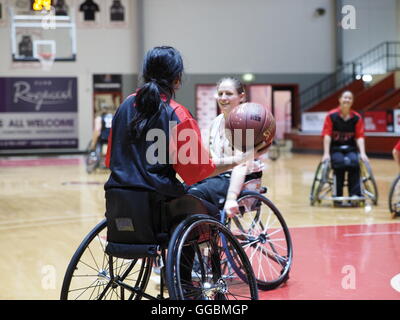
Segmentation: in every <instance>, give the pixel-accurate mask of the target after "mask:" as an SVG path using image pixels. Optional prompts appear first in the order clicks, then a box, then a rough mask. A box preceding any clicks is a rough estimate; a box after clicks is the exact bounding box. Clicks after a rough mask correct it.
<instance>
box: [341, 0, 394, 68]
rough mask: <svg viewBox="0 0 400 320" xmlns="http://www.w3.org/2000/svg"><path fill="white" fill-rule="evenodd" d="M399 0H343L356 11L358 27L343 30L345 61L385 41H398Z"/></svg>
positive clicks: (343, 2) (344, 3)
mask: <svg viewBox="0 0 400 320" xmlns="http://www.w3.org/2000/svg"><path fill="white" fill-rule="evenodd" d="M398 2H399V1H398V0H379V1H377V0H343V1H342V4H343V5H352V6H354V8H355V13H356V29H354V30H353V29H347V30H343V31H342V32H343V34H342V47H343V62H345V63H346V62H349V61H351V60H353V59H355V58H357V57H358V56H360V55H362V54H363V53H365V52H367V51H368V50H370V49H372V48H373V47H375V46H377V45H378V44H380V43H382V42H384V41H398V40H400V39H399V35H398V31H397V30H398V26H397V21H398V15H399V13H398V9H399V8H398V4H397V3H398Z"/></svg>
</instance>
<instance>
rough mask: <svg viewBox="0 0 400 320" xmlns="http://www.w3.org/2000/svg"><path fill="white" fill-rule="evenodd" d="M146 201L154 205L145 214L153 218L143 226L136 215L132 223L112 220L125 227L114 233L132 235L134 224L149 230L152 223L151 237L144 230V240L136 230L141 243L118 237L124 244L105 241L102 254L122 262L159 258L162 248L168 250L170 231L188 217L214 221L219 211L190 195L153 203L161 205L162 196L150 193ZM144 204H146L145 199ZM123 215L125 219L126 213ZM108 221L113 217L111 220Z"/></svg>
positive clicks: (148, 232)
mask: <svg viewBox="0 0 400 320" xmlns="http://www.w3.org/2000/svg"><path fill="white" fill-rule="evenodd" d="M124 192H126V191H124ZM144 195H145V194H143V196H144ZM121 199H122V198H120V199H119V201H121ZM125 199H126V198H125ZM148 199H149V200H150V201H152V202H153V203H152V205H151V206H150V210H149V211H147V212H146V213H147V214H151V215H152V216H153V218H152V219H145V221H144V223H141V222H139V221H137V220H138V219H137V217H135V216H133V217H132V218H133V222H129V221H127V218H126V217H124V218H122V219H121V218H116V219H115V220H116V223H117V224H118V223H119V224H121V223H124V224H125V225H124V226H120V228H119V230H118V231H117V233H119V232H120V231H121V230H122V231H123V232H129V231H130V232H135V228H136V225H134V222H135V221H136V223H137V225H138V227H139V228H143V227H144V224H146V225H147V227H148V225H149V223H150V221H153V222H154V225H153V232H154V235H153V236H151V235H150V233H151V231H150V230H147V231H145V233H146V237H143V235H141V234H140V231H139V232H138V234H139V236H138V237H137V239H140V242H137V243H136V242H135V241H134V240H133V241H131V243H129V241H127V240H126V239H127V237H119V239H123V242H122V241H121V242H119V241H118V240H117V241H116V242H115V241H108V242H107V245H106V249H105V252H106V253H107V254H109V255H112V256H114V257H118V258H121V259H139V258H145V257H155V256H157V255H158V252H159V251H160V250H161V249H162V248H166V247H167V245H168V242H169V238H170V235H171V234H172V231H173V230H174V229H175V227H176V226H177V225H178V224H179V223H180V222H182V221H183V220H184V219H185V218H187V217H188V216H191V215H198V214H203V215H210V216H212V217H214V218H216V219H218V218H219V210H218V208H217V207H215V206H214V205H213V204H211V203H209V202H208V201H205V200H203V199H200V198H197V197H195V196H192V195H184V196H181V197H179V198H176V199H173V200H170V201H168V202H165V203H159V205H157V204H155V202H160V201H161V202H162V201H163V198H162V197H157V196H156V195H154V194H153V195H151V196H150V197H149V198H148ZM142 200H143V199H142ZM135 201H138V199H137V198H136V199H135ZM144 201H147V199H146V200H144ZM118 209H119V210H118V211H119V212H121V208H120V207H119V208H118ZM151 210H152V211H151ZM155 211H158V212H155ZM143 213H144V211H141V212H140V214H143ZM124 216H126V212H125V215H124ZM110 219H112V218H111V217H110ZM126 221H127V222H126ZM110 229H111V228H110ZM134 238H135V236H133V237H131V238H130V239H134ZM146 240H147V241H146Z"/></svg>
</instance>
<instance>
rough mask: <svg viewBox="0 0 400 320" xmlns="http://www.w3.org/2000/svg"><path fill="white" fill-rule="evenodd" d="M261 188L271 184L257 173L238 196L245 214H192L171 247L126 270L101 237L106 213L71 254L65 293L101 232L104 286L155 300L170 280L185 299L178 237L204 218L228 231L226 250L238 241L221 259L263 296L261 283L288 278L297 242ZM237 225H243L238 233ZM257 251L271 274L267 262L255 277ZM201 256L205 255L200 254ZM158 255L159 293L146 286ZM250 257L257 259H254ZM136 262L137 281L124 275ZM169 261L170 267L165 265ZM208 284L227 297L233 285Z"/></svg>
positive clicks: (211, 291)
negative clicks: (179, 286)
mask: <svg viewBox="0 0 400 320" xmlns="http://www.w3.org/2000/svg"><path fill="white" fill-rule="evenodd" d="M257 191H259V192H261V193H265V192H266V188H263V187H261V179H254V180H251V181H249V182H247V183H246V184H245V186H244V190H243V191H242V193H241V195H240V196H239V198H238V203H239V206H240V211H241V214H240V215H239V216H237V217H235V218H234V219H227V218H226V217H225V216H224V212H223V211H221V212H220V213H221V221H217V220H215V219H213V218H211V217H210V216H204V215H192V216H189V217H188V218H186V219H185V220H184V221H182V222H181V223H180V225H179V226H178V227H177V228H176V229H175V232H174V233H173V235H172V236H171V238H170V243H169V246H168V251H167V253H168V254H167V253H166V250H165V249H166V248H165V247H164V248H163V247H160V246H157V249H153V250H150V251H152V252H151V253H150V254H148V255H147V256H145V257H141V258H140V257H135V259H136V260H135V259H132V260H131V262H130V263H129V264H128V267H127V268H126V270H125V271H124V272H123V273H122V275H120V274H118V275H115V274H113V272H112V270H113V265H116V266H117V267H118V266H119V267H118V268H119V269H120V270H121V266H122V265H125V264H126V263H124V260H123V261H122V262H121V263H118V259H119V258H117V257H113V256H112V255H109V254H107V253H106V251H107V250H106V245H107V241H106V239H105V238H106V237H105V236H103V238H101V237H99V234H100V233H101V232H102V231H104V230H105V229H106V220H105V219H104V220H103V221H102V222H100V223H99V224H98V225H97V226H96V227H95V228H94V229H93V230H92V231H91V232H90V233H89V234H88V235H87V236H86V237H85V239H84V240H83V242H82V243H81V245H80V246H79V247H78V249H77V251H76V252H75V254H74V256H73V257H72V259H71V262H70V264H69V266H68V269H67V271H66V274H65V278H64V282H63V287H62V292H61V299H68V293H69V287H70V283H71V280H72V277H73V274H74V271H75V270H76V269H77V265H78V263H79V261H80V259H81V257H82V255H83V254H84V252H85V250H87V248H88V247H89V244H90V243H91V242H92V241H93V240H94V239H95V238H97V240H98V242H100V244H101V248H102V250H101V253H102V254H103V255H104V257H103V266H102V268H99V267H98V266H97V265H96V267H95V268H92V269H98V270H97V275H95V278H96V279H95V282H96V281H97V282H96V283H97V284H100V285H101V283H105V282H107V286H108V287H105V290H104V292H105V291H107V290H106V289H107V288H110V287H111V288H112V289H115V288H117V287H120V288H123V289H124V290H127V291H128V292H129V297H128V299H133V300H138V299H142V298H145V299H152V300H154V299H164V295H163V292H164V288H165V286H167V287H168V291H169V293H170V297H171V298H172V299H183V298H184V294H183V293H182V290H178V289H176V287H177V285H176V283H177V282H179V276H178V277H177V276H176V274H179V265H177V264H176V261H177V260H179V259H177V258H176V257H177V256H178V253H177V252H176V250H177V249H176V246H178V245H177V244H176V241H181V240H182V239H183V236H182V234H181V232H187V230H189V229H190V227H191V225H190V223H197V224H200V226H201V224H202V223H205V222H207V223H208V224H211V225H212V227H213V228H217V229H218V230H219V232H222V233H223V234H224V236H223V239H225V240H224V241H222V242H223V243H224V247H225V251H226V248H227V247H234V249H235V250H234V253H233V254H228V251H226V252H225V259H224V260H223V261H221V265H224V266H225V269H227V268H228V269H230V271H229V272H232V270H233V272H235V273H236V274H237V275H238V277H239V278H240V279H241V281H242V282H245V283H247V285H248V286H249V288H250V292H251V297H252V299H254V298H257V297H258V295H257V290H256V289H257V287H258V288H259V289H262V290H271V289H274V288H276V287H278V286H279V285H281V284H282V283H284V282H286V281H287V279H288V278H289V271H290V268H291V264H292V243H291V238H290V233H289V230H288V228H287V225H286V223H285V221H284V219H283V217H282V215H281V214H280V212H279V210H278V209H277V208H276V207H275V206H274V205H273V204H272V202H270V201H269V200H268V199H267V198H265V197H264V196H263V195H262V194H260V193H258V192H257ZM263 204H264V205H266V207H267V210H269V211H270V213H269V215H267V216H266V215H265V210H262V208H261V206H262V205H263ZM263 211H264V212H263ZM269 211H268V212H269ZM251 212H254V213H255V216H254V217H253V216H251V218H250V220H252V221H251V223H250V224H248V223H247V225H246V221H245V219H244V217H245V216H246V215H247V216H249V215H250V214H251ZM271 217H272V218H271ZM275 221H277V223H278V227H277V226H276V224H275V225H272V224H273V223H274V222H275ZM232 226H235V228H236V229H235V230H232V231H234V234H233V235H232V233H231V231H230V229H231V228H232ZM272 227H273V229H272V230H271V232H269V231H270V229H269V228H272ZM237 230H239V234H238V232H237ZM257 230H258V231H257ZM260 230H261V231H260ZM177 232H178V233H177ZM282 233H283V237H282ZM227 239H229V243H230V244H231V245H230V246H228V245H227V243H226V241H227ZM282 241H285V243H286V246H284V244H282ZM174 246H175V247H174ZM178 247H179V246H178ZM180 248H181V249H182V246H180ZM89 249H90V248H89ZM174 250H175V251H174ZM245 250H246V251H250V253H248V252H245ZM255 253H258V255H259V256H257V257H259V259H258V258H257V259H258V260H259V261H263V262H264V264H266V265H268V267H269V268H270V270H269V274H268V278H267V276H266V275H265V274H266V273H267V271H268V270H267V271H264V269H263V268H262V267H261V268H260V267H259V268H258V269H257V270H258V272H257V273H258V274H257V275H258V276H257V278H256V277H255V274H254V271H253V269H252V266H251V264H250V259H251V258H252V257H254V256H255ZM90 254H91V259H93V260H95V257H94V255H95V254H94V253H92V251H90ZM246 254H247V255H246ZM106 255H107V256H106ZM197 256H198V257H200V255H197ZM249 256H250V257H249ZM238 257H239V258H240V259H239V260H240V261H243V263H242V265H241V266H242V268H238V266H237V261H238V260H237V258H238ZM106 258H108V259H109V263H108V265H109V268H108V269H107V268H106V267H105V266H104V260H105V259H106ZM114 258H115V259H116V262H115V263H113V260H114ZM200 259H201V258H200ZM155 261H157V262H158V264H159V265H161V266H162V268H161V273H160V277H161V280H160V292H159V294H158V295H157V296H156V297H154V296H151V295H149V294H147V293H146V292H145V289H146V287H147V284H148V281H149V277H150V274H151V271H152V266H153V264H154V262H155ZM235 261H236V262H235ZM251 262H252V263H254V261H251ZM136 264H140V270H139V273H138V276H137V279H135V281H134V282H135V283H134V284H132V285H129V284H126V283H124V279H125V278H127V277H128V275H129V272H130V271H131V270H133V269H134V268H135V265H136ZM165 265H166V268H163V266H165ZM243 268H244V269H243ZM107 270H109V271H107ZM243 270H244V271H243ZM92 271H93V270H92ZM200 273H201V276H200V275H199V277H201V278H202V279H203V280H204V279H205V277H204V273H205V270H204V268H203V270H202V271H201V272H200ZM260 274H261V275H262V277H261V276H260ZM220 278H221V277H220ZM165 281H166V282H167V284H166V283H165ZM204 286H205V287H207V288H206V289H204V290H205V291H204V290H203V293H204V296H206V297H207V298H211V297H214V296H215V295H219V296H221V297H223V294H222V293H221V292H225V291H226V290H227V289H226V288H227V287H228V286H227V285H226V283H225V284H224V279H222V280H220V281H214V282H212V281H206V282H205V283H204ZM103 287H104V285H103ZM95 289H98V288H97V287H94V290H95ZM123 292H124V291H123V290H122V289H121V293H120V294H119V295H118V294H116V296H117V297H119V298H125V295H124V293H123ZM91 297H92V296H91ZM91 297H90V298H91ZM97 297H98V298H104V297H107V296H104V295H101V294H98V295H97Z"/></svg>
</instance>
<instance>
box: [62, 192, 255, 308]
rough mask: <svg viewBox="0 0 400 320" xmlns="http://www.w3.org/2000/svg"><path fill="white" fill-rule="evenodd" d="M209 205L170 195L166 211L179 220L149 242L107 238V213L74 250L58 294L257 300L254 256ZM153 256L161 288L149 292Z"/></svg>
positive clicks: (69, 297) (71, 296)
mask: <svg viewBox="0 0 400 320" xmlns="http://www.w3.org/2000/svg"><path fill="white" fill-rule="evenodd" d="M210 206H212V205H211V204H208V205H207V204H206V203H205V202H204V201H202V200H200V199H198V198H196V197H194V196H190V195H185V196H183V197H181V198H178V199H174V200H171V201H169V202H168V203H166V210H167V211H166V212H167V213H168V214H167V215H166V216H174V217H179V220H180V222H179V223H174V227H173V228H171V229H170V231H169V232H168V234H167V235H166V234H165V233H162V232H161V233H159V234H158V239H159V241H157V243H150V244H119V243H112V242H108V241H107V221H106V219H104V220H103V221H101V222H100V223H99V224H98V225H97V226H95V227H94V228H93V230H92V231H90V232H89V234H88V235H87V236H86V237H85V238H84V240H83V241H82V243H81V244H80V246H79V247H78V249H77V250H76V252H75V254H74V255H73V257H72V259H71V261H70V263H69V265H68V268H67V270H66V273H65V276H64V281H63V285H62V290H61V297H60V298H61V299H62V300H114V299H115V300H141V299H148V300H163V299H171V300H257V299H258V289H257V282H256V278H255V276H254V272H253V269H252V266H251V264H250V261H249V259H248V257H247V255H246V253H245V252H244V249H243V248H242V246H241V244H240V243H239V241H238V240H237V238H236V237H235V236H234V235H233V234H232V233H231V232H230V231H229V229H228V228H226V227H225V226H224V225H223V224H222V223H221V222H220V221H218V220H217V219H216V218H213V217H211V216H210V215H208V214H207V213H208V212H210ZM160 216H164V215H160ZM183 217H184V218H183ZM182 218H183V219H182ZM174 219H175V221H176V219H177V218H174ZM170 223H172V222H168V225H170ZM175 226H176V227H175ZM160 230H162V229H160ZM155 261H157V264H158V265H160V266H162V268H161V272H160V288H159V292H154V291H155V290H153V291H152V292H147V291H146V289H147V287H148V284H149V280H150V275H151V274H152V268H153V266H154V264H155ZM187 275H189V278H188V277H187ZM165 288H166V289H167V290H168V297H165V296H164V289H165Z"/></svg>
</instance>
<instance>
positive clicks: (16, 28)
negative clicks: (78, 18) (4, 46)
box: [9, 0, 76, 62]
mask: <svg viewBox="0 0 400 320" xmlns="http://www.w3.org/2000/svg"><path fill="white" fill-rule="evenodd" d="M23 1H24V0H22V2H21V3H20V7H17V6H16V5H15V6H14V7H13V6H11V5H10V8H9V16H10V18H11V51H12V52H11V54H12V60H13V61H15V62H17V61H21V62H23V61H38V60H39V59H38V57H37V55H35V50H36V52H37V51H38V48H39V47H40V46H42V47H43V45H44V46H45V45H49V47H48V48H47V49H45V50H48V52H47V53H52V54H53V55H54V57H55V58H54V61H75V60H76V26H75V17H74V10H73V8H71V7H68V6H66V5H65V6H64V7H63V10H61V9H60V8H59V7H54V6H51V7H50V10H45V8H44V7H43V10H41V11H33V10H30V9H31V8H32V5H33V3H32V1H31V0H28V4H29V5H28V7H27V8H25V10H22V8H21V7H22V4H25V6H26V5H27V4H26V3H24V2H23ZM53 2H55V3H56V4H59V3H60V0H57V1H53ZM61 3H63V4H67V3H68V2H67V0H64V1H61ZM49 48H50V49H49ZM45 54H46V52H45Z"/></svg>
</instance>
